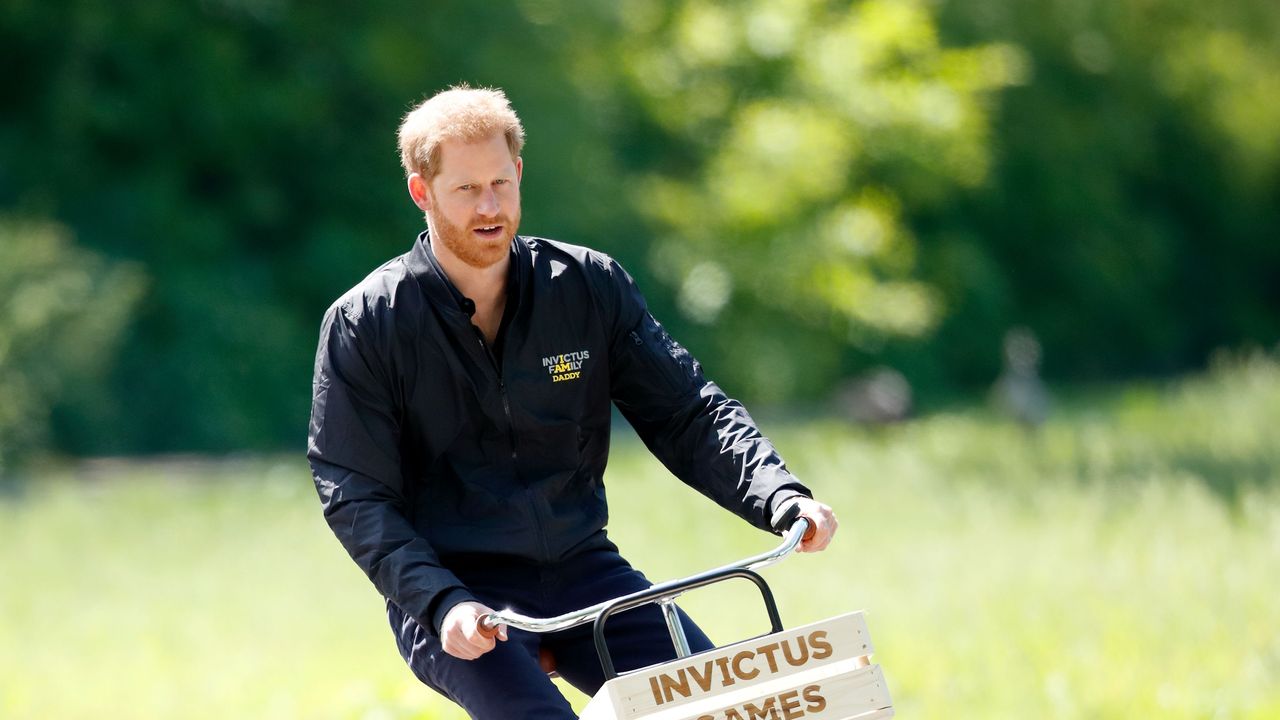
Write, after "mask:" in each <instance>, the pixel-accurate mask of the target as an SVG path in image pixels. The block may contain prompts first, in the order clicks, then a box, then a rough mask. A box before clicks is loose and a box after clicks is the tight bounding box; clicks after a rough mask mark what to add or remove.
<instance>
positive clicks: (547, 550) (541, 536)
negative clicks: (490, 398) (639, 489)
mask: <svg viewBox="0 0 1280 720" xmlns="http://www.w3.org/2000/svg"><path fill="white" fill-rule="evenodd" d="M472 329H474V330H475V332H476V339H477V340H479V341H480V349H481V350H483V351H484V354H485V356H486V357H488V358H489V364H490V365H492V366H493V370H494V372H495V373H497V375H498V394H499V395H501V396H502V412H503V413H505V414H506V416H507V433H508V436H509V438H510V440H511V466H512V467H511V470H512V472H514V471H515V465H516V461H517V460H518V459H519V458H518V453H517V452H516V424H515V421H514V420H513V419H512V417H511V397H510V396H509V395H508V394H507V384H506V382H505V381H504V380H503V379H502V367H501V366H500V365H498V358H496V357H494V355H493V350H491V349H490V348H489V343H487V342H485V339H484V334H483V333H481V332H480V328H477V327H475V326H474V325H472ZM533 521H534V522H535V523H537V526H538V529H537V532H538V540H539V542H541V543H542V555H543V557H545V558H547V559H548V560H550V559H551V547H550V546H549V545H547V533H546V531H545V530H544V529H543V524H542V512H541V511H540V510H539V509H538V503H537V502H534V503H533Z"/></svg>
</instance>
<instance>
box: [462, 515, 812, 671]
mask: <svg viewBox="0 0 1280 720" xmlns="http://www.w3.org/2000/svg"><path fill="white" fill-rule="evenodd" d="M798 515H799V511H798V508H796V507H795V506H794V505H793V506H792V507H791V508H789V509H788V511H787V512H786V513H784V514H783V515H782V516H781V517H780V518H779V519H778V521H777V523H776V525H777V526H778V527H779V528H786V531H785V532H784V533H782V543H781V544H780V545H778V546H777V547H776V548H774V549H773V550H770V551H769V552H766V553H762V554H760V555H755V556H752V557H749V558H746V559H743V560H739V561H738V562H736V563H730V564H728V565H722V566H720V567H717V568H713V569H711V570H707V571H704V572H701V573H698V574H696V575H690V576H689V577H686V578H681V579H678V580H668V581H667V582H663V583H658V584H657V585H653V586H652V587H649V588H647V589H645V590H639V591H637V592H634V593H631V594H629V595H623V596H621V597H617V598H613V599H612V600H605V601H604V602H601V603H597V604H595V605H592V606H590V607H585V608H582V609H581V610H575V611H573V612H569V613H565V614H563V615H557V616H555V617H549V618H533V617H529V616H527V615H521V614H520V613H517V612H514V611H511V610H499V611H496V612H492V613H486V614H484V615H482V616H481V617H480V621H479V626H480V630H481V632H483V633H485V634H486V635H489V634H492V633H496V632H497V628H498V626H499V625H509V626H511V627H514V628H518V629H520V630H526V631H528V632H534V633H550V632H556V631H559V630H567V629H569V628H572V627H577V626H579V625H584V624H586V623H589V622H592V623H595V628H594V634H595V644H596V651H597V653H598V654H599V655H600V666H601V668H602V669H603V670H604V675H605V679H606V680H609V679H612V678H614V677H616V676H617V673H616V672H615V671H614V667H613V660H612V658H611V657H610V655H609V650H608V648H607V647H606V645H605V641H604V623H605V621H607V620H608V619H609V617H610V616H611V615H613V614H615V613H619V612H622V611H623V610H630V609H631V608H635V607H639V606H641V605H647V604H649V603H657V604H658V605H659V606H660V607H661V609H662V611H663V615H664V617H665V618H666V622H667V629H668V630H669V631H670V633H671V639H672V643H673V644H674V645H675V647H676V653H677V654H678V655H679V656H680V657H686V656H688V655H689V654H691V653H690V650H689V645H688V642H687V641H686V640H685V637H684V629H683V628H682V627H681V625H680V621H679V618H678V616H677V614H676V609H675V602H674V600H675V598H676V597H677V596H679V595H680V594H682V593H684V592H685V591H687V590H693V589H695V588H700V587H705V586H707V585H711V584H713V583H717V582H721V581H723V580H729V579H732V578H743V579H747V580H750V581H751V582H753V583H755V585H756V587H757V588H758V589H759V590H760V594H761V596H762V597H763V599H764V604H765V611H766V612H767V613H768V615H769V622H770V624H771V625H772V628H773V630H772V632H781V631H782V620H781V619H780V618H779V617H778V606H777V604H776V603H775V602H774V599H773V593H772V591H770V590H769V586H768V584H767V583H765V581H764V578H762V577H760V575H759V574H758V573H757V572H755V571H756V570H759V569H760V568H763V567H767V566H769V565H772V564H774V563H776V562H778V561H780V560H782V559H783V558H785V557H786V556H787V555H789V554H791V552H792V551H794V550H795V549H796V547H797V546H798V545H799V544H800V543H801V541H803V540H806V539H808V537H809V536H810V535H812V526H811V524H810V522H809V520H808V518H803V517H798Z"/></svg>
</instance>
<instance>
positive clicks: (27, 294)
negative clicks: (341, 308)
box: [0, 0, 1280, 718]
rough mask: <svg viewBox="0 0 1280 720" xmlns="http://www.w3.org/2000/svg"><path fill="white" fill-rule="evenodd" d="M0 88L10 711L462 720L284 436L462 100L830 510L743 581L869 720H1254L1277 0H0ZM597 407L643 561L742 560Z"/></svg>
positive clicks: (709, 607) (660, 575) (567, 236)
mask: <svg viewBox="0 0 1280 720" xmlns="http://www.w3.org/2000/svg"><path fill="white" fill-rule="evenodd" d="M0 68H3V70H2V71H0V543H2V544H3V547H4V550H3V551H0V716H3V717H6V718H7V717H15V718H64V717H65V718H80V717H84V718H88V717H94V718H102V717H121V718H134V717H137V718H161V717H164V718H173V717H210V718H214V717H217V718H225V717H264V718H267V717H270V718H275V717H307V718H310V717H334V718H339V717H340V718H348V717H358V718H436V717H442V718H454V717H462V716H461V715H460V714H458V713H457V712H456V711H454V710H451V709H450V708H449V707H447V706H446V705H445V704H443V703H442V702H439V701H437V700H436V699H434V698H433V697H432V696H431V695H430V693H429V692H428V691H426V690H425V689H423V688H422V687H420V686H418V685H417V684H416V681H414V680H413V678H412V676H411V675H410V674H409V673H408V671H407V669H405V668H404V667H403V665H402V664H401V662H400V660H399V658H398V656H397V655H396V652H395V648H394V645H393V644H392V641H391V637H390V634H389V631H388V630H387V629H386V628H385V621H384V620H382V617H381V605H380V601H379V599H378V597H377V596H376V593H375V592H374V591H373V589H372V587H371V586H370V585H369V583H368V582H367V581H366V580H364V579H363V577H362V576H361V575H360V574H359V571H358V570H357V569H356V568H355V567H354V565H353V564H351V563H350V561H349V560H347V559H346V558H345V556H344V554H343V553H342V551H341V549H340V547H339V546H338V544H337V543H336V541H334V539H333V538H332V536H331V535H330V534H328V530H327V528H326V527H325V526H324V523H323V521H322V519H321V517H320V513H319V506H318V504H317V503H316V502H315V500H314V491H313V490H312V489H311V487H310V482H309V479H308V471H307V468H306V465H305V461H304V460H303V458H302V453H303V450H304V445H305V433H306V423H307V417H308V413H309V405H310V383H309V381H310V377H311V363H312V358H313V354H314V352H315V346H316V339H317V331H318V329H319V321H320V317H321V315H322V314H323V312H324V311H325V309H326V308H327V307H328V305H329V303H330V302H332V300H333V299H334V298H336V297H337V296H338V295H339V294H340V293H342V292H343V291H344V290H346V289H347V288H349V287H350V286H352V285H354V284H355V283H356V282H358V281H359V280H360V279H361V278H362V277H363V276H364V275H365V274H367V273H368V272H369V271H370V270H372V269H373V268H374V267H376V266H377V265H379V264H381V263H382V262H383V261H385V260H386V259H388V258H390V257H392V256H394V255H398V254H400V253H402V252H404V251H406V250H407V249H408V247H409V246H410V244H411V243H412V241H413V239H414V236H415V235H416V233H417V232H418V231H419V230H420V229H421V217H420V215H419V213H418V212H417V210H416V209H415V208H414V207H413V206H412V204H411V203H410V202H409V201H408V198H407V197H406V193H405V190H404V186H403V176H402V171H401V169H400V167H399V164H398V158H397V153H396V148H395V131H396V127H397V125H398V122H399V119H400V118H401V116H402V115H403V114H404V113H405V112H406V111H407V110H408V109H409V107H411V106H412V105H413V104H414V103H416V102H417V101H419V100H421V99H422V98H424V97H425V96H428V95H430V94H432V93H434V92H435V91H437V90H440V89H443V88H445V87H447V86H449V85H452V84H456V83H459V82H468V83H471V84H473V85H493V86H499V87H502V88H504V89H505V90H506V92H507V94H508V96H509V97H510V98H511V100H512V102H513V105H514V106H515V108H516V110H517V112H519V113H520V115H521V118H522V120H523V122H524V124H525V127H526V130H527V132H528V135H529V142H528V145H527V147H526V149H525V152H524V159H525V176H524V183H523V186H522V192H523V197H524V205H523V207H524V220H523V223H522V227H521V231H522V232H523V233H525V234H530V235H541V236H546V237H552V238H556V239H560V240H564V241H568V242H573V243H579V244H585V245H589V246H592V247H595V248H598V249H601V250H604V251H606V252H608V253H610V254H611V255H613V256H614V257H616V258H617V259H619V260H620V261H621V262H622V263H623V264H624V265H625V266H626V267H627V268H628V269H629V270H630V272H631V273H632V274H633V275H635V277H636V278H637V280H638V282H639V283H640V285H641V287H642V288H643V289H644V290H645V292H646V294H647V296H648V298H649V300H650V304H651V306H652V308H653V310H654V312H655V315H657V316H658V317H659V318H660V319H661V320H662V321H663V322H664V323H665V324H666V325H667V326H668V327H669V329H670V330H671V332H672V334H673V335H674V336H675V337H677V338H678V339H679V340H680V341H681V342H682V343H683V344H684V345H686V346H687V347H688V348H689V349H690V350H691V351H692V352H693V353H694V355H695V356H697V357H698V358H699V359H700V360H701V361H702V363H703V365H704V367H705V368H706V369H707V372H708V375H709V376H711V377H713V378H715V379H716V380H717V381H718V382H719V383H720V384H721V385H722V386H723V387H725V388H726V389H727V390H728V391H729V392H730V394H733V395H735V396H737V397H739V398H741V399H743V400H744V401H745V402H746V403H747V404H748V406H749V407H751V408H752V409H753V411H754V412H755V413H756V415H757V416H758V417H759V418H760V419H761V420H762V421H763V424H764V429H765V430H766V432H768V433H769V434H770V435H774V436H776V438H775V439H776V440H777V441H778V444H779V446H780V447H781V449H782V450H783V452H784V454H785V455H786V456H787V457H788V458H789V460H790V461H791V464H792V465H793V467H794V469H796V470H797V471H798V472H800V473H801V475H802V477H804V478H805V479H806V480H807V481H808V482H809V483H810V484H811V485H812V486H813V487H814V488H815V490H817V491H818V493H819V494H820V496H822V497H823V498H824V499H828V500H829V501H833V502H834V504H835V505H836V508H837V510H838V511H839V512H841V515H842V518H843V519H844V521H845V522H844V528H843V530H842V538H841V539H842V540H843V543H839V544H838V545H839V547H833V549H832V551H831V552H829V553H826V554H824V555H822V556H814V557H804V558H798V559H796V560H794V561H791V562H789V563H787V564H785V565H784V566H781V567H779V568H778V569H776V570H774V571H771V572H772V573H773V574H772V575H770V578H771V580H773V581H774V582H775V584H776V585H778V586H779V587H780V588H781V590H780V593H779V594H780V601H781V603H782V608H783V612H784V620H786V621H787V622H788V624H799V623H800V622H802V621H808V620H813V619H818V618H820V617H824V616H829V615H834V614H836V613H838V612H843V611H845V610H848V609H856V608H859V607H866V608H868V609H869V610H870V611H871V616H870V623H871V627H872V633H873V637H875V638H876V639H877V641H878V645H879V649H878V656H877V657H878V658H879V661H880V662H881V663H882V664H883V665H884V666H885V670H886V674H887V676H888V678H889V683H890V688H891V690H892V691H893V692H894V695H895V698H896V699H897V700H898V702H899V707H900V713H901V716H903V717H936V718H954V717H975V718H986V717H1009V718H1028V717H1062V718H1074V717H1090V718H1097V717H1115V718H1131V717H1155V716H1160V717H1186V718H1207V717H1213V718H1277V717H1280V603H1277V602H1276V600H1275V598H1276V591H1275V588H1276V587H1277V584H1276V583H1277V581H1276V578H1277V577H1280V489H1278V488H1280V357H1278V353H1280V349H1278V346H1277V342H1280V5H1277V4H1276V3H1274V2H1272V1H1270V0H1221V1H1220V2H1216V3H1203V2H1191V1H1190V0H1107V1H1106V2H1102V1H1101V0H1033V1H1032V2H1017V1H1015V0H981V1H978V2H958V1H955V0H931V1H926V0H918V1H917V0H859V1H857V2H831V1H829V0H735V1H723V2H717V1H714V0H666V1H657V0H575V1H570V0H493V1H492V2H488V3H485V4H484V6H483V7H480V6H477V5H475V4H474V3H461V2H436V3H429V4H425V3H404V2H393V1H386V2H372V3H366V4H359V5H353V4H345V5H344V4H336V3H298V2H290V0H199V1H193V2H187V3H159V2H147V1H140V2H132V3H93V2H78V1H72V0H66V1H59V0H49V1H46V2H39V3H37V2H32V1H30V0H2V1H0ZM617 435H618V438H619V439H618V442H617V444H616V449H615V461H614V463H613V464H612V465H611V469H610V474H609V482H610V488H611V489H610V492H611V497H612V504H613V506H614V507H615V508H623V507H625V508H627V509H628V512H627V513H625V514H624V513H620V512H618V513H615V518H614V521H613V523H612V525H611V530H612V533H613V534H614V536H615V538H616V539H618V540H619V542H620V543H621V544H622V546H623V548H624V550H626V549H627V548H628V547H633V548H635V552H633V553H632V559H633V561H635V562H636V563H637V564H638V565H640V566H641V567H643V568H645V569H646V570H647V571H648V572H649V574H650V576H651V577H653V579H655V580H658V579H666V578H669V577H672V576H676V575H683V574H688V573H690V572H693V571H696V570H700V569H703V568H704V567H708V566H711V565H713V564H719V563H721V562H725V561H728V560H730V559H733V558H736V557H739V556H742V555H746V554H750V553H753V552H755V551H756V550H758V549H760V548H762V547H764V546H767V545H768V544H769V543H770V542H771V541H770V539H769V538H768V537H766V536H761V535H758V534H755V533H752V532H751V531H750V530H749V529H748V528H745V526H742V527H740V526H741V525H742V524H741V523H740V522H739V521H736V520H734V519H733V518H723V517H719V516H718V515H717V516H716V517H712V515H713V513H712V512H710V506H709V505H706V504H704V503H703V501H702V500H701V499H699V498H698V497H697V496H696V495H695V494H693V493H691V492H689V493H685V492H683V491H682V490H681V489H680V486H679V484H678V483H676V482H675V481H673V480H672V479H671V478H669V477H666V476H665V475H666V474H665V471H663V470H662V469H661V467H660V466H658V465H657V463H656V462H655V461H653V460H652V459H651V458H649V457H648V456H647V455H645V454H644V451H643V448H642V447H641V446H640V445H639V443H638V442H636V441H635V440H634V439H633V438H632V437H631V436H630V434H629V431H626V430H625V429H623V428H619V431H618V433H617ZM673 495H674V497H676V498H678V502H673V501H672V497H673ZM672 505H679V508H678V509H676V510H672ZM694 518H696V519H697V527H698V528H699V530H698V531H692V530H689V529H688V528H689V527H691V526H693V525H694V520H693V519H694ZM686 521H687V522H686ZM628 541H630V544H628ZM695 542H696V543H697V544H698V547H699V548H706V552H705V554H704V553H703V551H702V550H701V549H700V550H699V551H698V553H696V557H690V553H689V552H688V550H687V547H688V546H689V545H691V544H693V543H695ZM802 584H804V585H806V586H807V587H808V588H809V590H808V591H806V590H805V588H804V587H801V585H802ZM815 586H816V587H818V588H820V589H821V590H822V592H816V593H815V592H812V589H813V587H815ZM748 597H749V596H748ZM699 603H702V604H703V609H702V612H701V615H702V616H703V617H707V618H708V619H707V621H706V624H707V625H708V626H709V628H710V629H711V630H712V634H713V637H716V639H718V640H722V641H725V642H727V641H730V640H733V639H736V638H739V637H745V636H746V635H747V634H750V633H752V632H759V631H760V629H762V627H763V626H762V625H761V627H759V628H756V629H754V630H752V629H751V628H752V623H754V622H756V621H757V620H760V618H756V615H758V614H759V613H758V612H757V611H756V609H755V608H754V605H752V603H751V601H750V600H743V599H742V598H739V597H737V596H736V595H733V594H725V595H723V596H720V597H713V598H710V599H707V600H698V599H691V600H690V604H691V606H693V607H694V609H695V610H696V609H697V607H698V604H699ZM744 606H745V607H744ZM575 702H578V703H579V704H580V703H581V702H582V698H581V697H580V696H575Z"/></svg>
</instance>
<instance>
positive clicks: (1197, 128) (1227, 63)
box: [902, 0, 1280, 382]
mask: <svg viewBox="0 0 1280 720" xmlns="http://www.w3.org/2000/svg"><path fill="white" fill-rule="evenodd" d="M938 19H939V23H940V25H941V26H942V27H943V28H944V37H947V38H949V39H951V40H952V41H960V42H978V41H982V40H984V39H991V38H999V39H1001V40H1004V41H1007V42H1010V43H1013V44H1015V45H1017V46H1018V47H1021V48H1023V49H1024V50H1025V52H1026V57H1027V59H1028V70H1029V72H1028V81H1027V82H1026V83H1025V84H1024V85H1021V86H1019V87H1017V88H1013V89H1010V90H1009V91H1007V92H1006V93H1004V94H1002V96H1001V102H1000V105H999V112H998V114H997V116H996V119H995V123H994V127H995V133H994V134H993V136H992V140H993V151H994V154H995V161H994V163H993V166H992V173H991V175H990V179H989V182H988V183H987V184H985V185H984V186H983V187H981V188H978V189H977V190H976V191H972V192H967V193H963V194H959V195H956V196H953V197H952V198H951V199H950V202H949V203H947V204H946V205H944V206H943V207H941V208H938V209H935V210H933V211H930V212H921V213H915V221H916V226H917V227H918V228H919V237H920V238H921V246H922V252H921V268H922V273H921V277H922V279H923V280H925V281H927V282H930V283H931V284H933V285H934V286H935V287H938V288H939V289H940V291H941V296H942V301H943V303H944V304H945V305H946V306H947V307H948V309H949V316H948V318H947V319H946V320H944V322H943V324H942V325H941V326H940V328H939V332H938V334H937V335H936V336H935V337H934V338H933V339H932V341H930V342H929V343H927V344H926V345H924V346H923V348H921V347H916V348H906V349H904V351H903V352H902V354H903V355H908V354H909V355H910V356H911V357H908V358H905V359H904V360H905V361H904V363H903V364H907V363H912V364H914V365H916V366H917V369H916V374H917V375H921V376H930V375H932V376H934V377H939V376H941V377H950V378H952V379H953V381H954V380H962V381H968V382H973V381H977V380H980V379H984V378H989V377H991V375H992V373H993V371H994V367H993V365H994V363H995V361H996V359H997V356H996V354H995V353H994V352H992V351H991V349H992V348H994V347H996V341H997V339H998V338H999V336H1000V334H1001V333H1003V332H1004V330H1005V329H1006V328H1007V327H1008V326H1009V325H1010V324H1023V325H1027V326H1029V327H1031V328H1033V329H1034V330H1035V331H1036V332H1037V334H1039V335H1040V336H1041V339H1042V340H1043V342H1044V345H1045V358H1046V370H1047V371H1048V372H1049V373H1050V374H1052V375H1054V376H1057V377H1076V378H1102V377H1113V376H1115V375H1118V374H1132V373H1138V372H1141V373H1166V372H1170V371H1173V370H1176V369H1178V368H1183V367H1187V366H1189V365H1198V364H1200V363H1203V362H1204V360H1205V358H1206V357H1207V356H1208V355H1209V353H1210V352H1212V350H1213V349H1214V348H1216V347H1221V346H1224V345H1231V346H1236V345H1239V344H1242V343H1249V342H1252V343H1258V344H1262V345H1270V344H1272V343H1274V342H1275V341H1276V339H1277V338H1278V337H1280V312H1277V308H1280V294H1277V293H1278V292H1280V290H1278V288H1280V243H1277V242H1276V238H1277V237H1280V203H1278V202H1276V198H1277V195H1276V190H1277V188H1278V187H1280V154H1278V153H1280V151H1277V148H1280V142H1277V141H1278V140H1280V136H1278V135H1277V133H1278V132H1280V130H1277V128H1280V92H1277V91H1276V83H1277V78H1280V42H1278V41H1277V38H1280V6H1277V5H1276V4H1275V3H1271V2H1257V1H1255V0H1231V1H1229V2H1224V3H1213V4H1204V3H1193V2H1187V1H1186V0H1162V1H1161V2H1156V3H1151V2H1145V1H1144V0H1119V1H1117V2H1093V1H1092V0H1044V1H1043V2H1037V3H998V4H990V3H966V2H943V3H941V4H940V5H939V15H938ZM921 349H924V350H926V351H927V352H919V351H920V350H921Z"/></svg>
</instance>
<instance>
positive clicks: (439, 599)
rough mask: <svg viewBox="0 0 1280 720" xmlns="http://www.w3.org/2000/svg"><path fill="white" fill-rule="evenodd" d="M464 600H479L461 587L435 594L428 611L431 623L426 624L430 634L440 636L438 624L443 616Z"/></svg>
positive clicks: (441, 622)
mask: <svg viewBox="0 0 1280 720" xmlns="http://www.w3.org/2000/svg"><path fill="white" fill-rule="evenodd" d="M464 602H479V600H477V599H476V596H475V595H472V594H471V591H470V590H467V589H466V588H462V587H455V588H451V589H449V590H445V591H444V592H443V593H440V594H439V595H437V596H436V597H435V599H433V600H432V601H431V606H432V608H433V610H431V613H430V615H431V617H430V620H431V624H430V625H428V626H427V629H428V630H429V631H430V632H431V634H432V635H434V636H435V637H437V638H438V637H440V625H442V624H443V623H444V616H445V615H448V614H449V611H450V610H452V609H453V607H454V606H455V605H457V604H458V603H464Z"/></svg>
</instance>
